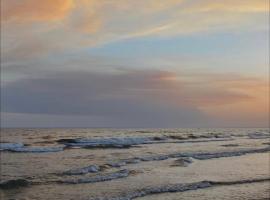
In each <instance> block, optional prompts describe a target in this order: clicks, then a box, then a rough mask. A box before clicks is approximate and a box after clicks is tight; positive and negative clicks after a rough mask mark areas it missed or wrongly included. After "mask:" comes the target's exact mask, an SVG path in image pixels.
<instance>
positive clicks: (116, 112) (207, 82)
mask: <svg viewBox="0 0 270 200" xmlns="http://www.w3.org/2000/svg"><path fill="white" fill-rule="evenodd" d="M268 121H269V0H166V1H164V0H137V1H135V0H42V1H37V0H2V1H1V126H2V127H116V128H120V127H124V128H136V127H139V128H186V127H268V126H269V123H268Z"/></svg>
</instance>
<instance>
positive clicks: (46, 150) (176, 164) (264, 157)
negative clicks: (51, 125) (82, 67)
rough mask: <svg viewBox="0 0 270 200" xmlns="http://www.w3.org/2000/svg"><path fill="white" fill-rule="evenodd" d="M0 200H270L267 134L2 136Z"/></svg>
mask: <svg viewBox="0 0 270 200" xmlns="http://www.w3.org/2000/svg"><path fill="white" fill-rule="evenodd" d="M0 149H1V184H0V195H1V199H59V200H62V199H65V200H66V199H83V200H84V199H115V200H117V199H119V200H120V199H121V200H123V199H126V200H129V199H142V200H150V199H158V200H159V199H160V200H161V199H162V200H177V199H180V194H181V199H205V200H206V199H222V200H227V199H228V200H229V199H250V200H251V199H269V197H270V196H269V195H270V189H269V188H270V174H269V169H270V166H269V152H270V133H269V129H268V128H249V129H248V128H238V129H236V128H231V129H230V128H225V129H211V128H209V129H203V128H200V129H199V128H196V129H87V128H85V129H2V130H1V143H0Z"/></svg>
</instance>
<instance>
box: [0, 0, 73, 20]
mask: <svg viewBox="0 0 270 200" xmlns="http://www.w3.org/2000/svg"><path fill="white" fill-rule="evenodd" d="M73 7H74V2H73V0H42V1H35V0H23V1H21V0H3V1H2V2H1V11H2V12H1V13H2V14H1V16H2V19H1V20H3V21H9V22H10V21H11V22H15V23H21V22H44V21H45V22H46V21H55V20H62V19H63V18H65V17H67V15H68V13H69V12H70V11H71V10H72V8H73Z"/></svg>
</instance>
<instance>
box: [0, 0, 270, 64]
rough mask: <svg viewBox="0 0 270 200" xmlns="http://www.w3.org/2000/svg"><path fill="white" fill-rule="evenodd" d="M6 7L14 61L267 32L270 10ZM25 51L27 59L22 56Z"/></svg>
mask: <svg viewBox="0 0 270 200" xmlns="http://www.w3.org/2000/svg"><path fill="white" fill-rule="evenodd" d="M2 4H3V6H2V8H1V10H2V20H1V21H2V29H3V37H2V38H3V39H2V40H3V41H4V43H5V44H3V45H4V48H2V49H4V53H3V55H4V57H6V58H7V59H6V60H8V61H10V62H11V61H13V60H14V59H16V58H17V59H18V58H19V59H26V58H27V59H32V58H37V57H40V56H44V55H46V54H50V53H51V54H55V53H56V52H67V51H74V49H80V48H87V47H94V46H99V45H104V44H107V43H109V42H114V41H119V40H125V39H132V38H138V37H170V36H182V35H190V34H202V33H214V32H218V31H228V30H230V31H233V32H237V31H241V30H244V31H252V30H265V29H267V20H268V17H267V13H268V11H269V8H268V7H269V6H268V5H269V3H268V1H266V0H247V1H243V0H237V1H231V0H229V1H225V0H219V1H216V0H207V1H187V0H180V1H179V0H178V1H176V0H169V1H161V0H160V1H156V0H148V1H132V0H119V1H111V0H109V1H107V0H105V1H103V0H89V1H88V0H76V1H74V0H43V1H34V0H23V1H20V0H4V1H3V3H2ZM22 41H24V42H22ZM40 44H42V45H40ZM3 45H2V46H3ZM22 49H23V56H22V55H21V54H22V53H19V54H18V52H21V50H22ZM33 49H34V51H33ZM33 52H35V53H33Z"/></svg>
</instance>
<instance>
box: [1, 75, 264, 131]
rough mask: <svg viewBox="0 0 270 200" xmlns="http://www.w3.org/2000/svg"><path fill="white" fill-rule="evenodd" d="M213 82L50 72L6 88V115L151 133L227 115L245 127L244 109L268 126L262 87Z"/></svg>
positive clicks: (226, 79)
mask: <svg viewBox="0 0 270 200" xmlns="http://www.w3.org/2000/svg"><path fill="white" fill-rule="evenodd" d="M211 77H213V74H211V75H209V74H203V73H201V74H200V75H198V74H196V73H183V74H176V73H172V72H168V71H149V70H124V71H119V72H118V73H114V74H112V73H97V72H89V71H80V72H78V71H65V72H63V71H55V72H48V73H43V74H42V75H40V76H36V77H35V78H31V77H27V78H23V79H18V80H16V81H14V82H10V83H8V84H5V85H4V86H2V96H3V97H2V109H3V112H7V113H24V114H38V115H40V114H45V115H52V116H54V115H62V116H65V115H66V116H71V115H74V120H76V116H88V117H90V118H101V119H103V120H104V119H106V120H108V121H110V123H109V124H114V125H115V126H120V125H121V122H125V124H128V125H130V126H140V125H141V126H147V125H149V126H153V127H156V126H159V125H160V126H165V127H167V125H168V126H169V125H170V126H174V127H176V126H182V125H183V126H186V125H187V124H189V125H191V124H192V125H194V124H202V123H206V121H212V122H213V121H216V120H217V119H221V118H222V119H224V117H226V118H227V119H230V116H227V114H226V113H225V114H224V113H217V112H216V111H218V110H226V109H227V110H228V111H229V110H230V114H231V115H234V114H235V113H236V114H237V115H238V119H239V120H240V121H241V118H242V117H243V114H241V113H240V114H239V112H242V109H243V107H244V108H245V109H247V110H246V111H245V114H246V113H253V114H254V116H255V117H250V118H252V120H253V123H257V122H258V118H259V119H260V120H262V119H264V121H263V122H265V120H267V118H265V117H260V116H264V115H265V113H266V111H265V110H264V109H265V108H266V107H267V96H264V95H262V92H265V89H267V85H265V83H264V82H263V81H260V80H258V79H252V78H244V77H241V76H223V75H222V74H221V75H217V74H216V78H214V79H213V78H211ZM252 85H253V87H252ZM255 88H256V90H257V91H260V92H257V93H255V94H256V95H258V96H256V95H254V93H253V92H254V90H255ZM258 98H259V100H258ZM261 98H262V99H261ZM245 102H248V104H247V105H253V106H256V107H257V108H258V107H259V109H254V108H253V107H251V108H247V107H246V106H240V107H237V106H235V105H242V104H243V105H246V104H245ZM230 108H234V110H231V109H230ZM213 116H215V117H213ZM106 120H105V121H106ZM108 121H107V122H108ZM74 123H75V122H74ZM100 123H101V122H100V121H99V122H97V124H100ZM75 124H76V123H75ZM95 125H96V124H95V123H93V124H91V126H95ZM192 125H191V126H192ZM104 126H107V125H106V124H104Z"/></svg>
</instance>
